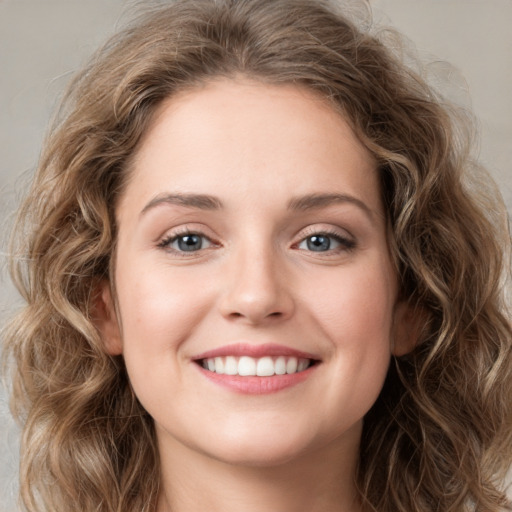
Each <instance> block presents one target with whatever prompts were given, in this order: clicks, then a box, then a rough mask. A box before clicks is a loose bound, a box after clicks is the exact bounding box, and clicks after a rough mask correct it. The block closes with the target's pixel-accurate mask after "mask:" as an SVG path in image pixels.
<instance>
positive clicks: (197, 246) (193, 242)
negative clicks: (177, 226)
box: [159, 233, 212, 252]
mask: <svg viewBox="0 0 512 512" xmlns="http://www.w3.org/2000/svg"><path fill="white" fill-rule="evenodd" d="M159 245H160V246H161V247H165V248H169V249H172V250H174V251H177V252H195V251H200V250H201V249H206V248H207V247H210V246H211V245H212V243H211V242H210V240H209V239H208V238H207V237H205V236H204V235H199V234H197V233H184V234H183V235H177V236H173V237H170V238H167V239H165V240H163V241H162V242H161V243H160V244H159Z"/></svg>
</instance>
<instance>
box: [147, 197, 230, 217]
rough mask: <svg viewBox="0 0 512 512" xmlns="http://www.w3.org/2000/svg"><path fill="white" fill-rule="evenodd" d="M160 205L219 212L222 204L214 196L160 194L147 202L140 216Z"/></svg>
mask: <svg viewBox="0 0 512 512" xmlns="http://www.w3.org/2000/svg"><path fill="white" fill-rule="evenodd" d="M162 204H170V205H176V206H185V207H188V208H197V209H199V210H220V209H221V208H222V202H221V201H220V199H218V198H217V197H215V196H209V195H206V194H160V195H158V196H156V197H155V198H153V199H152V200H151V201H149V203H148V204H147V205H146V206H144V208H143V209H142V211H141V212H140V214H141V215H143V214H145V213H146V212H148V211H149V210H152V209H153V208H155V207H156V206H159V205H162Z"/></svg>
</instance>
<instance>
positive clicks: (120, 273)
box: [100, 80, 402, 464]
mask: <svg viewBox="0 0 512 512" xmlns="http://www.w3.org/2000/svg"><path fill="white" fill-rule="evenodd" d="M117 220H118V225H119V238H118V246H117V260H116V272H115V290H116V297H115V298H113V297H111V295H110V291H109V290H110V288H109V286H108V285H105V287H104V290H103V295H102V297H103V301H104V304H105V305H106V308H105V311H106V312H105V315H104V318H103V320H102V321H101V322H100V324H101V325H100V330H101V332H102V333H103V337H104V340H105V345H106V347H107V350H108V351H109V352H110V353H111V354H122V355H123V357H124V360H125V362H126V367H127V371H128V374H129V378H130V380H131V383H132V385H133V388H134V390H135V393H136V395H137V396H138V398H139V400H140V402H141V403H142V405H143V406H144V407H145V408H146V410H147V411H148V412H149V414H151V416H152V417H153V418H154V421H155V425H156V431H157V436H158V440H159V444H160V446H161V447H163V448H164V449H165V447H166V446H168V447H172V446H178V445H179V446H185V447H187V449H189V450H192V451H194V452H196V453H200V454H202V455H205V456H208V457H213V458H215V459H217V460H226V461H230V462H234V463H240V464H271V463H277V462H282V461H285V460H290V459H293V458H294V457H297V456H300V455H303V454H305V453H308V452H311V451H313V450H319V449H322V448H326V447H329V449H332V448H334V449H338V448H339V449H345V448H346V447H350V446H352V447H353V446H355V445H357V443H358V440H359V436H360V431H361V424H362V418H363V416H364V414H365V413H366V412H367V411H368V410H369V408H370V407H371V406H372V404H373V403H374V401H375V399H376V398H377V396H378V394H379V392H380V390H381V387H382V384H383V381H384V378H385V375H386V372H387V368H388V363H389V359H390V351H391V348H390V347H391V344H392V338H393V337H394V336H396V332H397V331H398V330H399V329H397V325H398V324H400V322H401V313H400V312H401V311H402V306H401V305H400V304H397V284H396V276H395V273H394V270H393V266H392V264H391V260H390V255H389V250H388V244H387V237H386V219H385V213H384V210H383V205H382V203H381V197H380V191H379V185H378V177H377V173H376V169H375V163H374V161H373V160H372V158H371V157H370V155H369V154H368V153H367V151H366V150H365V149H364V148H363V146H362V145H361V144H360V142H359V141H358V140H357V138H356V137H355V135H354V134H353V132H352V131H351V129H350V128H349V126H348V124H347V123H346V122H345V121H344V120H343V118H342V117H341V116H340V115H339V114H338V113H336V112H335V111H334V110H333V109H332V107H330V106H329V105H327V104H326V103H325V102H324V100H322V99H319V98H317V97H316V96H315V95H313V93H311V92H308V91H305V90H302V89H299V88H295V87H293V86H272V85H263V84H260V83H253V82H250V81H227V80H226V81H218V82H214V83H211V84H209V85H206V86H204V87H203V88H201V89H197V90H194V91H192V92H187V93H182V94H181V95H179V96H176V97H174V98H172V99H169V100H167V101H166V102H165V103H164V104H163V105H161V107H160V109H159V111H158V113H157V116H156V117H155V119H154V122H153V124H152V125H151V127H150V129H149V130H148V132H147V133H146V135H145V137H144V139H143V141H142V144H141V146H140V149H139V151H138V153H137V154H136V157H135V159H134V161H133V170H132V175H131V177H130V180H129V182H128V185H127V188H126V190H125V192H124V195H123V196H122V198H121V201H120V204H119V206H118V209H117ZM114 304H115V306H114ZM393 341H394V343H400V340H396V339H395V340H393Z"/></svg>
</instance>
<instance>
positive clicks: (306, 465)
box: [7, 0, 512, 512]
mask: <svg viewBox="0 0 512 512" xmlns="http://www.w3.org/2000/svg"><path fill="white" fill-rule="evenodd" d="M69 91H70V92H69V94H68V96H67V98H66V100H65V106H64V109H63V111H62V116H61V121H60V123H59V124H58V125H57V126H56V127H55V129H54V130H53V132H52V134H51V135H50V137H49V139H48V141H47V145H46V148H45V152H44V154H43V156H42V159H41V163H40V167H39V170H38V173H37V175H36V178H35V181H34V185H33V188H32V190H31V192H30V194H29V197H28V198H27V200H26V203H25V206H24V207H23V210H22V211H21V213H20V224H19V226H20V229H17V233H23V236H22V237H21V239H19V240H18V244H19V245H18V251H19V252H18V254H20V255H22V258H18V260H17V263H16V265H15V268H14V272H13V274H14V277H15V280H16V282H17V284H18V286H19V288H20V291H21V292H22V293H23V294H24V297H25V298H26V300H27V303H28V305H27V308H26V309H25V311H24V312H23V313H22V314H21V315H20V316H19V317H18V318H17V320H16V321H15V322H13V324H12V326H11V327H10V330H9V332H8V333H7V342H8V345H7V346H8V349H9V350H10V353H11V354H13V355H14V357H15V361H16V373H15V375H14V383H15V388H14V394H15V398H16V403H17V407H18V412H19V415H20V416H21V417H22V418H24V422H25V427H24V441H23V446H22V471H21V478H22V496H23V499H24V502H25V505H26V507H27V508H28V510H34V511H35V510H56V511H60V510H67V509H69V508H70V507H73V510H83V511H92V510H109V511H110V510H112V511H114V510H116V511H118V510H123V511H129V510H134V511H135V510H137V511H140V510H148V511H149V510H150V511H155V510H156V511H157V512H165V511H168V510H173V511H182V510H196V509H197V510H198V509H201V510H202V509H205V508H209V509H212V510H231V509H236V510H240V509H243V510H247V511H250V510H261V509H270V510H272V509H274V510H279V511H282V510H290V511H292V510H293V511H295V510H340V511H341V510H350V511H366V510H378V511H396V510H404V511H405V510H407V511H413V510H414V511H427V510H431V511H433V510H442V511H462V510H472V509H474V510H482V511H483V510H485V511H493V510H496V511H497V510H506V506H507V504H506V500H505V498H504V496H503V495H502V494H501V493H500V490H499V484H500V482H501V479H502V477H503V474H504V472H505V471H506V468H507V465H508V464H509V463H510V459H511V453H510V450H511V449H510V446H511V442H510V441H511V436H512V434H511V429H510V426H511V412H510V407H509V404H510V400H511V394H512V377H511V371H512V362H511V336H510V325H509V322H508V319H507V318H506V316H505V313H504V299H503V289H502V278H503V271H504V267H505V265H506V261H505V259H504V251H506V250H508V246H509V239H508V234H507V231H506V227H505V220H504V216H503V214H502V213H501V210H499V209H498V208H496V204H499V203H497V202H496V201H497V199H496V198H495V196H494V195H492V194H491V192H488V193H487V192H485V190H486V188H484V187H481V188H479V189H475V187H474V186H471V187H470V186H468V185H467V184H466V181H465V179H466V174H467V170H468V168H469V166H470V162H469V161H468V157H467V146H465V144H466V143H467V140H466V139H464V138H463V135H462V132H461V131H460V125H457V128H456V127H455V125H454V124H453V123H454V122H455V121H454V116H455V114H454V113H451V112H450V111H449V110H448V109H447V108H446V107H442V106H441V104H440V101H439V100H437V99H436V98H435V96H434V94H433V92H432V91H431V90H429V89H428V88H427V86H426V85H425V84H423V82H421V80H420V79H419V78H418V77H417V76H416V75H414V74H413V73H412V72H410V71H408V70H407V69H406V68H405V67H404V66H403V65H402V64H401V63H400V62H398V61H397V60H396V59H395V58H394V57H393V56H392V55H391V54H390V52H389V51H388V50H387V49H386V48H385V47H384V46H383V45H382V44H381V43H379V42H378V41H377V40H376V39H375V38H373V37H371V36H370V35H369V34H367V33H365V32H364V31H362V30H360V29H358V28H357V27H356V26H355V25H354V24H353V23H351V22H350V21H348V20H346V19H345V18H344V16H343V13H340V12H338V9H336V8H335V7H334V6H330V5H329V4H328V3H326V2H318V1H312V0H282V1H281V0H279V1H275V0H272V1H270V0H258V1H255V0H252V1H251V0H247V1H233V0H222V1H212V0H182V1H178V2H173V3H171V4H169V5H162V6H161V7H158V8H155V9H154V11H153V12H148V13H147V14H146V15H144V16H142V17H141V18H139V19H138V20H136V22H135V23H134V24H133V25H132V26H130V27H128V28H127V29H125V30H124V31H122V32H121V33H120V34H118V35H117V36H115V37H114V38H113V39H112V40H111V41H110V43H109V44H107V46H106V47H105V48H103V49H102V50H101V51H100V52H99V53H98V54H97V55H96V56H95V58H93V60H92V61H91V63H90V64H89V66H88V67H87V68H86V69H84V70H83V72H82V73H80V74H79V75H78V76H77V78H76V79H75V80H74V82H73V83H72V84H71V87H70V89H69ZM486 194H487V195H486ZM489 205H492V207H493V209H492V210H490V209H489V211H493V212H495V215H493V216H492V215H490V214H489V213H488V211H487V207H488V206H489ZM21 228H22V229H21ZM471 507H473V508H471Z"/></svg>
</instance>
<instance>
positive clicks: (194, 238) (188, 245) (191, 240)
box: [178, 235, 202, 251]
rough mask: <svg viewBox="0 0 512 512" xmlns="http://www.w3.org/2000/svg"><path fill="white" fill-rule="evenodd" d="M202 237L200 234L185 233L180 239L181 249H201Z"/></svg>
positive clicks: (179, 245)
mask: <svg viewBox="0 0 512 512" xmlns="http://www.w3.org/2000/svg"><path fill="white" fill-rule="evenodd" d="M201 246H202V243H201V237H200V236H198V235H184V236H182V237H180V238H179V239H178V247H179V248H180V250H181V251H195V250H198V249H201Z"/></svg>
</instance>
